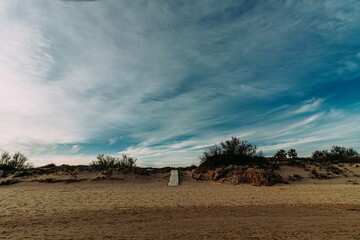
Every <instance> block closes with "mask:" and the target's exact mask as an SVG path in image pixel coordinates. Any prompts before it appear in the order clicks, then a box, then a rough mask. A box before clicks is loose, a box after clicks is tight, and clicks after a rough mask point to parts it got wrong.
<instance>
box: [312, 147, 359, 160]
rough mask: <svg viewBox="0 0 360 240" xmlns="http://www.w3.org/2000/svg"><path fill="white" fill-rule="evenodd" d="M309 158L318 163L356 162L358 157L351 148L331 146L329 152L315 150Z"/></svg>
mask: <svg viewBox="0 0 360 240" xmlns="http://www.w3.org/2000/svg"><path fill="white" fill-rule="evenodd" d="M311 158H312V159H313V160H318V161H331V162H357V161H359V160H360V155H359V153H358V152H356V151H355V150H354V149H353V148H345V147H340V146H332V148H331V149H330V150H316V151H315V152H313V154H312V156H311Z"/></svg>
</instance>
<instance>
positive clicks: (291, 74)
mask: <svg viewBox="0 0 360 240" xmlns="http://www.w3.org/2000/svg"><path fill="white" fill-rule="evenodd" d="M324 9H325V10H324ZM49 15H51V16H52V17H51V18H49V17H48V16H49ZM359 18H360V3H359V2H358V1H355V0H354V1H351V0H350V1H349V2H346V3H345V2H339V1H335V0H334V1H332V0H330V1H323V2H314V1H286V2H283V1H261V2H256V1H254V2H253V1H251V2H246V1H221V2H220V1H205V2H204V1H198V2H193V3H184V2H174V1H149V2H147V1H145V2H143V1H142V2H137V1H116V0H109V1H50V2H49V1H45V0H44V1H31V2H30V1H28V2H23V1H20V0H12V1H0V24H1V26H4V27H2V28H1V29H0V35H1V36H2V37H1V39H0V81H1V87H0V123H1V125H0V132H1V138H0V147H1V149H0V150H9V151H15V150H22V151H24V152H25V153H27V154H30V156H31V158H32V159H34V161H38V162H39V163H40V162H41V163H43V161H44V156H45V155H46V156H53V157H54V158H56V159H58V160H59V161H60V159H65V160H64V161H66V162H69V161H71V159H72V158H73V157H74V163H76V162H79V161H85V160H84V159H85V158H86V157H88V158H89V160H91V158H93V157H94V155H96V153H94V151H95V150H96V151H99V153H100V152H104V153H109V154H116V153H119V152H127V153H130V154H133V155H135V156H137V157H138V158H139V162H140V163H141V162H142V163H143V164H144V165H161V164H165V165H170V164H175V165H176V164H178V165H181V164H184V163H186V164H188V163H189V164H190V163H197V162H198V159H197V157H198V155H200V154H201V152H202V151H203V150H204V149H205V148H206V147H209V146H211V145H212V144H215V143H218V142H220V141H222V140H225V139H226V138H228V137H231V136H242V137H243V138H246V139H249V140H251V141H253V142H254V143H255V144H258V145H259V147H263V149H264V150H265V151H268V152H269V154H271V151H273V150H275V149H276V148H277V147H281V146H290V145H293V146H301V147H302V148H303V149H304V150H303V152H302V153H303V154H305V155H306V154H309V153H310V152H311V151H312V149H311V148H313V147H315V146H316V147H322V146H324V145H326V144H328V143H330V141H334V142H335V141H338V144H341V143H344V144H349V145H350V144H353V145H354V146H353V147H355V148H356V147H358V148H360V146H359V145H358V143H357V141H356V139H357V137H356V136H358V135H357V134H358V133H359V132H358V130H357V127H356V126H355V125H354V123H353V122H351V121H350V120H349V119H350V117H351V118H352V119H354V118H355V119H356V116H357V115H356V113H359V111H360V109H359V108H352V109H349V108H348V107H347V105H346V104H348V102H349V101H351V103H352V104H356V101H358V102H359V99H357V100H356V97H352V98H351V99H350V100H347V102H346V104H345V103H343V102H342V101H338V98H341V99H342V98H343V95H339V94H338V93H339V92H340V89H337V88H331V91H329V86H330V85H334V83H339V84H341V83H343V84H347V83H349V82H347V81H348V80H349V79H356V77H359V76H360V69H359V66H360V60H359V52H360V45H359V44H358V41H356V40H357V39H359V37H360V28H359V22H358V19H359ZM346 82H347V83H346ZM354 86H357V85H354ZM355 91H356V89H352V90H350V92H351V93H352V95H353V96H355ZM337 94H338V95H337ZM334 96H339V97H338V98H337V99H336V100H337V101H336V102H335V100H334ZM334 112H337V114H335V113H334ZM339 126H343V128H341V127H339ZM350 126H351V127H353V128H354V130H353V131H348V130H346V131H345V133H346V134H345V133H342V132H341V131H342V130H341V129H348V128H350ZM334 132H336V134H334ZM119 136H122V138H121V139H120V138H119ZM346 136H347V137H346ZM74 146H78V147H74ZM80 146H81V147H80ZM72 148H74V149H72ZM94 149H95V150H94ZM80 152H81V153H82V154H84V155H82V156H81V160H80V157H79V156H77V155H78V154H79V153H80ZM46 153H47V154H46ZM72 155H75V156H72ZM75 157H77V160H75ZM36 159H39V160H36ZM49 161H50V160H49Z"/></svg>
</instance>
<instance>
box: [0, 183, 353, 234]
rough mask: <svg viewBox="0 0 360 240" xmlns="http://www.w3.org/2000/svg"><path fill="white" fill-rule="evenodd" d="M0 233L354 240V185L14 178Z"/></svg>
mask: <svg viewBox="0 0 360 240" xmlns="http://www.w3.org/2000/svg"><path fill="white" fill-rule="evenodd" d="M0 239H360V185H347V184H315V183H312V184H310V183H307V184H290V185H277V186H272V187H254V186H249V185H236V186H233V185H230V184H220V183H214V182H197V181H195V180H191V179H184V180H183V181H182V182H181V185H180V186H178V187H167V179H162V178H159V179H156V181H155V180H153V181H152V180H151V179H148V180H147V181H112V182H111V181H103V182H80V183H71V184H64V183H53V184H50V183H20V184H15V185H11V186H1V187H0Z"/></svg>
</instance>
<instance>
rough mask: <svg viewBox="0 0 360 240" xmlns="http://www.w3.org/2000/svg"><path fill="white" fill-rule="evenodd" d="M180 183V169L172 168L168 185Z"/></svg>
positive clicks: (173, 185)
mask: <svg viewBox="0 0 360 240" xmlns="http://www.w3.org/2000/svg"><path fill="white" fill-rule="evenodd" d="M178 185H179V173H178V170H171V173H170V179H169V183H168V186H169V187H176V186H178Z"/></svg>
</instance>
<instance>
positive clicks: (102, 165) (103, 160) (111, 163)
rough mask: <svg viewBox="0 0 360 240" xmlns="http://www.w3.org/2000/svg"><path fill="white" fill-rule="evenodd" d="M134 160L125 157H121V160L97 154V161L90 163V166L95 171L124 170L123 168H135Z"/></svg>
mask: <svg viewBox="0 0 360 240" xmlns="http://www.w3.org/2000/svg"><path fill="white" fill-rule="evenodd" d="M136 161H137V159H136V158H133V157H128V156H127V155H122V157H121V158H118V157H114V156H105V155H104V154H99V155H98V156H97V160H95V161H93V162H92V163H91V166H92V167H93V168H94V169H96V170H108V169H116V168H118V169H124V168H133V167H135V166H136V164H135V163H136Z"/></svg>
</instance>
